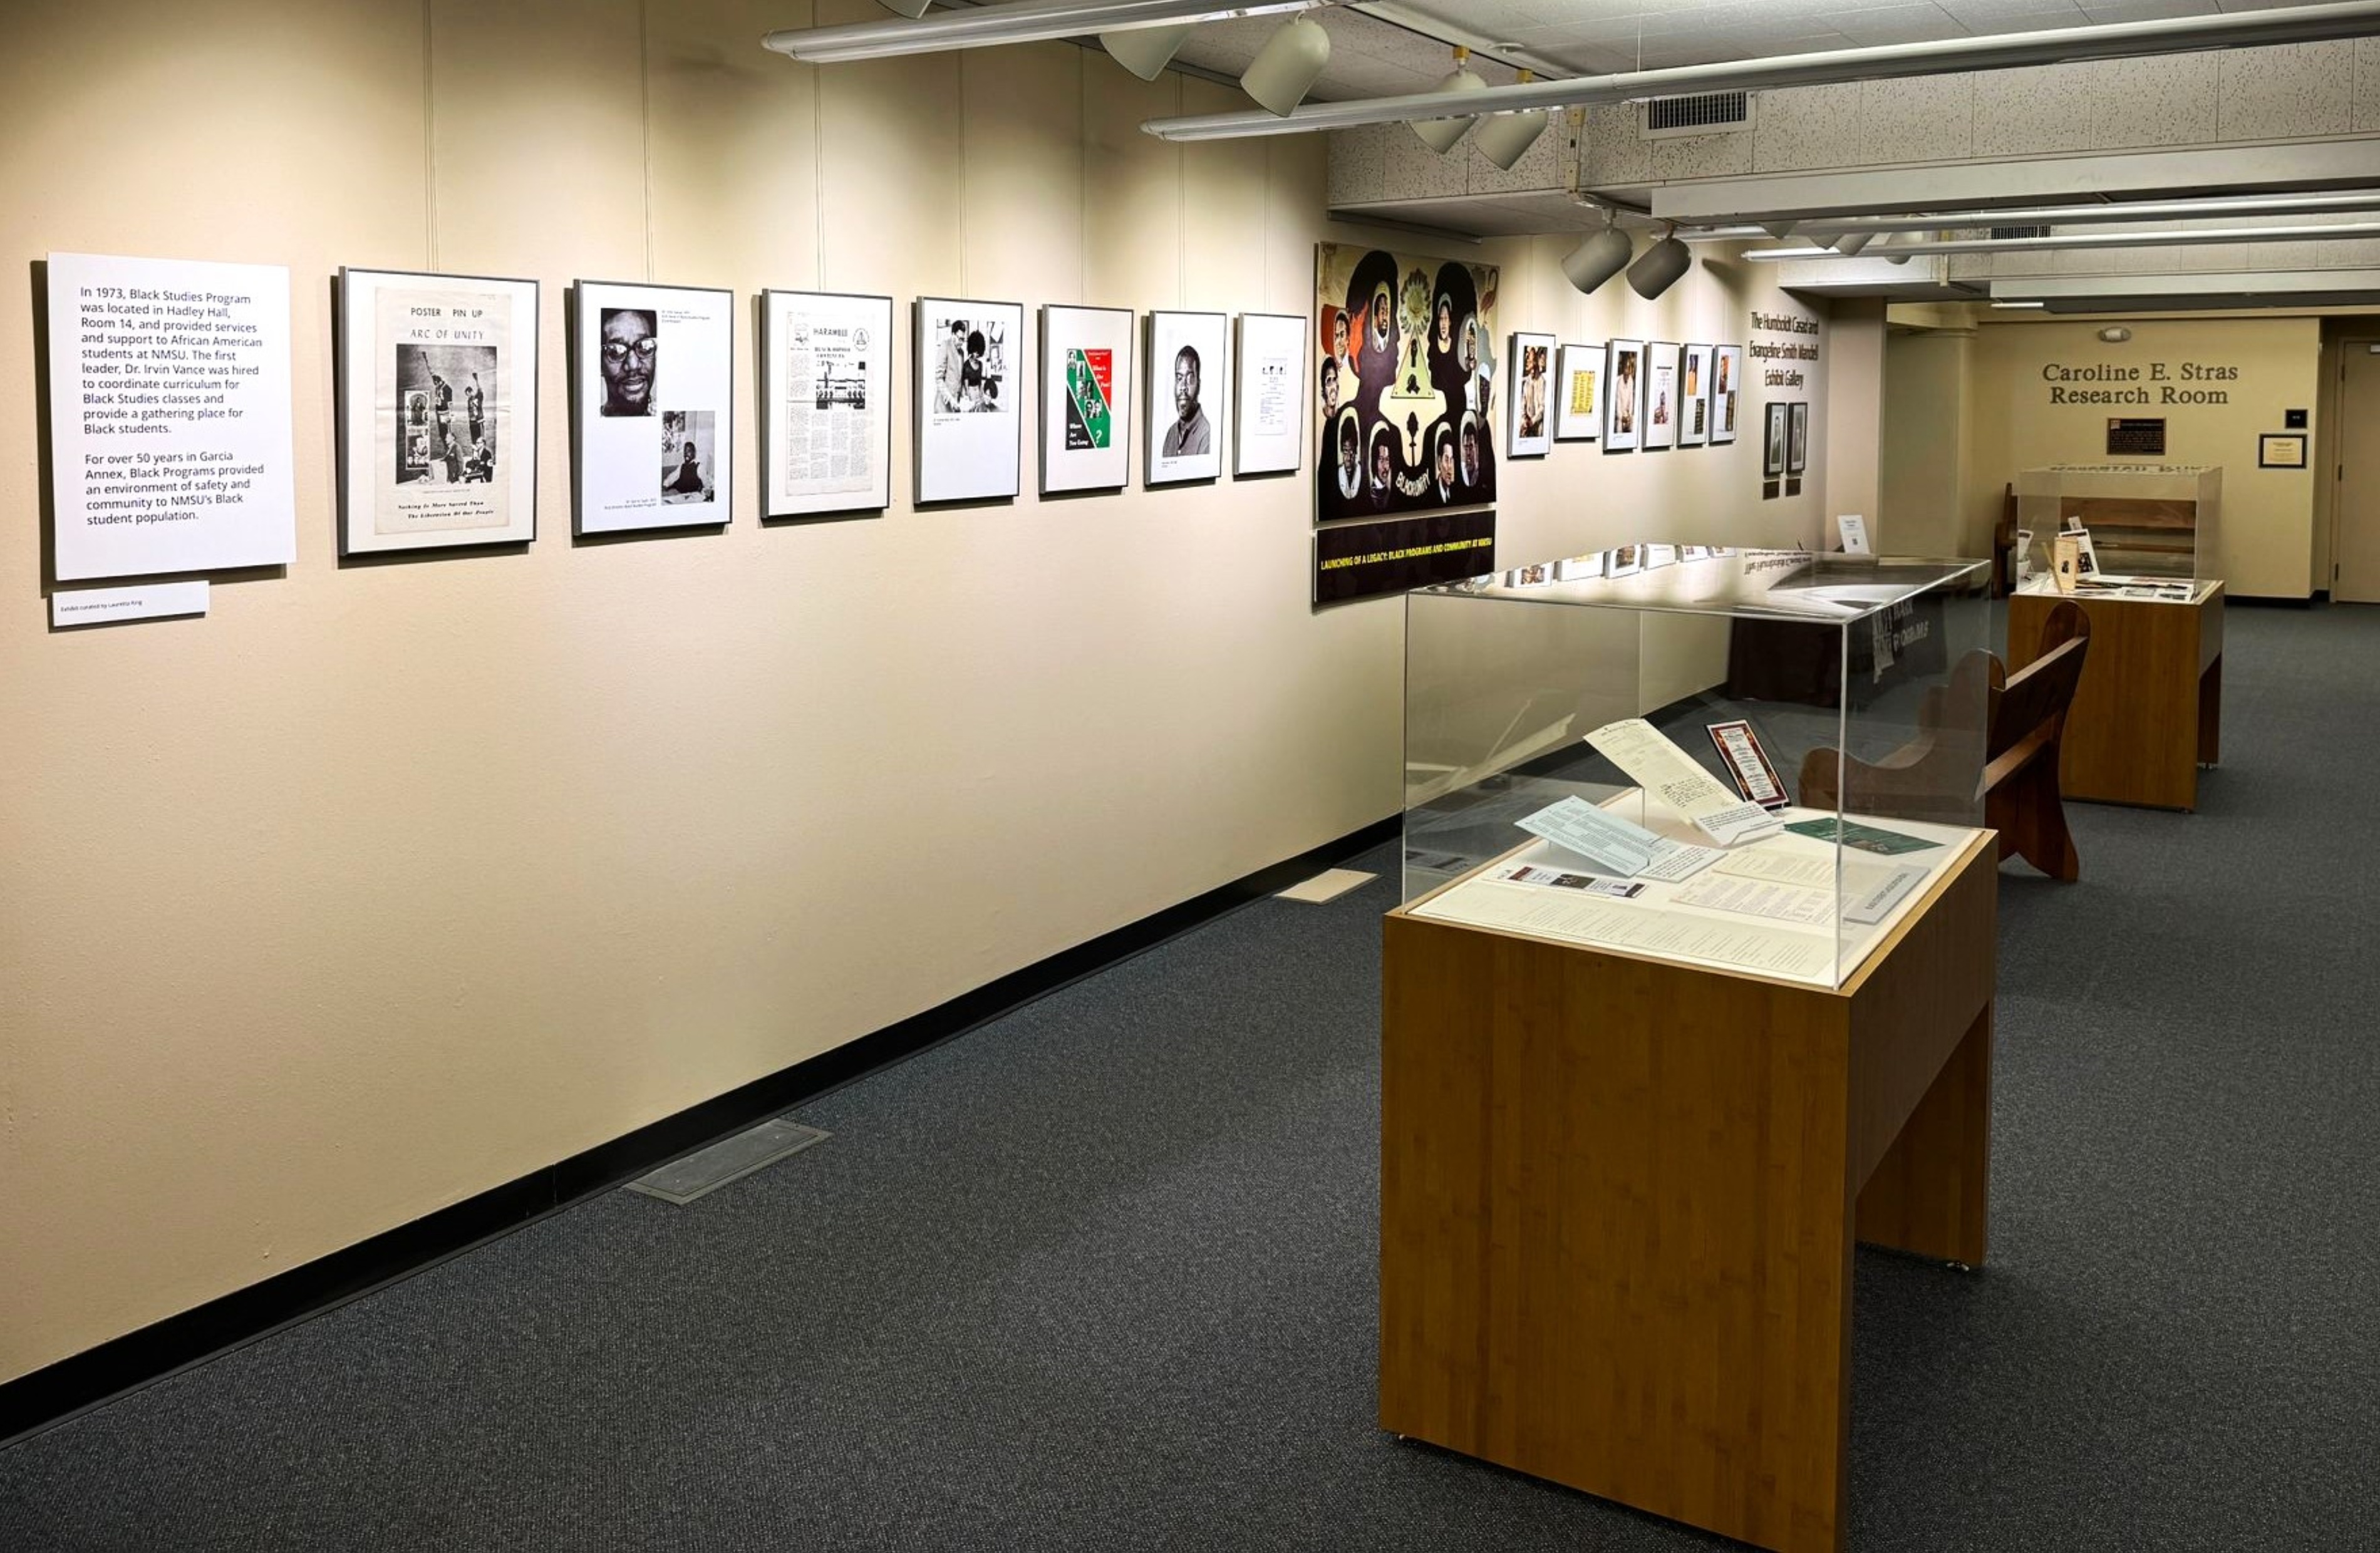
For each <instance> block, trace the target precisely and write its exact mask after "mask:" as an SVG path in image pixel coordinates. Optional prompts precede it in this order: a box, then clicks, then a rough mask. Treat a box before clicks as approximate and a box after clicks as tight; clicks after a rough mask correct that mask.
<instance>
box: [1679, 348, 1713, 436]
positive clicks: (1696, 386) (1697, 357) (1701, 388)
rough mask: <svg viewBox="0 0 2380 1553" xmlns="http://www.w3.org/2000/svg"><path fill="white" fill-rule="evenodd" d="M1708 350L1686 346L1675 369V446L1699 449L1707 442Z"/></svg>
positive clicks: (1708, 428)
mask: <svg viewBox="0 0 2380 1553" xmlns="http://www.w3.org/2000/svg"><path fill="white" fill-rule="evenodd" d="M1710 374H1711V347H1710V346H1686V347H1685V348H1684V350H1683V352H1682V357H1681V364H1680V366H1679V368H1678V445H1679V446H1680V447H1700V446H1702V445H1703V444H1704V443H1707V442H1709V441H1710V398H1711V393H1710Z"/></svg>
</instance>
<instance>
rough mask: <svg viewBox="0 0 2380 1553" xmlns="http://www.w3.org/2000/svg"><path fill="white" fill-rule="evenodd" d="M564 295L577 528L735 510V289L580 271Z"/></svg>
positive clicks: (715, 519)
mask: <svg viewBox="0 0 2380 1553" xmlns="http://www.w3.org/2000/svg"><path fill="white" fill-rule="evenodd" d="M572 294H573V300H574V301H575V303H576V316H575V318H574V321H573V331H572V342H573V358H572V361H571V370H570V388H571V486H572V495H573V498H574V501H573V510H574V516H575V520H576V527H577V531H578V532H579V533H581V534H618V533H631V532H634V531H636V530H638V529H650V528H717V527H718V526H720V525H721V524H723V523H725V522H727V521H728V520H729V518H730V517H731V516H733V515H734V513H735V483H734V474H735V293H734V292H732V291H723V290H718V289H714V288H712V287H710V286H677V285H637V284H634V283H630V282H622V281H586V280H583V281H580V282H578V283H577V285H576V286H574V287H573V288H572Z"/></svg>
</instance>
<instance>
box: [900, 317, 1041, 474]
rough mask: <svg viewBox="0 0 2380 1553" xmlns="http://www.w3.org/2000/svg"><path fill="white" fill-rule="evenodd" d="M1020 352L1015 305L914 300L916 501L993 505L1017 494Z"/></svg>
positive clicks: (1021, 445) (1021, 450) (1021, 322)
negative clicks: (915, 313)
mask: <svg viewBox="0 0 2380 1553" xmlns="http://www.w3.org/2000/svg"><path fill="white" fill-rule="evenodd" d="M1024 349H1025V309H1024V307H1023V306H1022V305H1021V304H1019V303H1015V302H983V301H972V300H967V299H965V298H960V297H918V298H917V393H916V394H915V398H916V400H917V426H916V431H917V439H916V440H917V500H918V501H920V502H993V501H1001V500H1003V499H1007V498H1012V497H1014V496H1015V495H1016V494H1017V493H1018V491H1019V489H1020V488H1021V486H1022V485H1023V482H1024V480H1023V465H1024V457H1025V442H1024V438H1025V417H1024V415H1023V413H1022V412H1021V411H1020V410H1019V409H1018V407H1017V401H1018V398H1019V396H1020V395H1022V394H1024V392H1025V385H1024V384H1023V383H1022V382H1019V381H1018V379H1017V369H1018V368H1019V367H1020V366H1021V365H1022V364H1023V362H1024V359H1025V358H1024V356H1023V354H1022V353H1023V351H1024Z"/></svg>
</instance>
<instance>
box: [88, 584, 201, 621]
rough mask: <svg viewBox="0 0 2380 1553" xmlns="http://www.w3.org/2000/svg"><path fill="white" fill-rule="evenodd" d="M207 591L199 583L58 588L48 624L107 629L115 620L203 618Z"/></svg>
mask: <svg viewBox="0 0 2380 1553" xmlns="http://www.w3.org/2000/svg"><path fill="white" fill-rule="evenodd" d="M207 587H208V585H207V584H206V583H205V582H204V581H199V582H152V583H148V584H145V585H143V586H141V587H139V588H57V589H55V590H54V591H53V592H52V593H51V594H50V624H51V625H54V626H60V625H109V624H112V623H113V622H115V621H118V620H155V619H157V618H158V617H160V616H162V615H172V614H204V613H207Z"/></svg>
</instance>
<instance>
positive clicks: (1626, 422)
mask: <svg viewBox="0 0 2380 1553" xmlns="http://www.w3.org/2000/svg"><path fill="white" fill-rule="evenodd" d="M1604 350H1605V355H1604V369H1603V373H1604V376H1603V451H1604V452H1606V453H1633V452H1634V451H1636V449H1637V448H1639V447H1641V446H1643V445H1644V431H1645V428H1644V420H1645V342H1644V341H1642V340H1613V341H1612V342H1611V343H1610V344H1609V345H1608V346H1605V347H1604Z"/></svg>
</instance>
